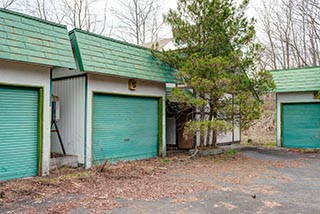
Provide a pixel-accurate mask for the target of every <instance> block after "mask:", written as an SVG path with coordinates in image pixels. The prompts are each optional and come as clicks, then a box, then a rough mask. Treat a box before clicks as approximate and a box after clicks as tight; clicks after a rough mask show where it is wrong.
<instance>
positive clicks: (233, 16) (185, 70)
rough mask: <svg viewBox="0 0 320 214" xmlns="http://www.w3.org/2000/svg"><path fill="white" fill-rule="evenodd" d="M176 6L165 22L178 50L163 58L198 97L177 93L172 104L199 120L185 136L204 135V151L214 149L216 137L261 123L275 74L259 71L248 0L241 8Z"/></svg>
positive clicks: (228, 2)
mask: <svg viewBox="0 0 320 214" xmlns="http://www.w3.org/2000/svg"><path fill="white" fill-rule="evenodd" d="M177 4H178V7H177V10H170V11H169V13H168V14H167V15H166V17H165V19H166V22H167V23H168V24H169V25H170V26H171V28H172V32H173V36H174V43H175V45H176V46H177V50H173V51H167V52H164V53H163V54H161V58H162V59H163V60H165V61H166V62H168V63H169V64H170V65H172V66H174V67H176V68H177V70H178V78H179V80H180V81H181V82H182V83H183V84H184V85H186V86H188V87H190V88H191V90H192V91H193V95H190V94H187V93H184V92H183V90H182V89H179V88H177V89H175V90H174V91H173V99H174V100H175V101H178V102H179V103H180V104H181V105H185V106H189V107H192V108H193V109H194V112H195V115H197V117H196V118H195V119H194V120H191V121H188V122H187V123H186V126H185V134H186V135H188V136H190V135H195V134H196V133H200V136H201V140H200V146H204V145H205V142H206V144H207V145H214V146H215V145H216V141H217V135H218V134H221V133H223V132H227V131H229V130H231V129H232V127H233V126H232V124H233V123H234V122H237V123H240V127H241V129H242V130H244V129H247V128H249V127H250V125H251V123H252V122H253V121H254V120H256V119H258V118H259V117H260V113H261V106H262V101H261V100H259V96H261V95H262V94H263V93H265V92H267V91H268V90H270V89H272V88H273V87H274V84H273V81H272V78H271V74H269V73H268V72H267V71H261V70H258V69H257V68H256V64H257V63H256V62H257V61H258V60H259V52H260V45H259V44H258V43H256V42H255V28H254V22H255V21H254V19H251V20H248V18H247V17H246V16H245V10H246V8H247V6H248V0H244V1H243V2H242V3H241V4H239V5H238V4H236V3H235V2H233V0H178V3H177ZM235 115H236V117H234V116H235ZM210 136H212V137H210Z"/></svg>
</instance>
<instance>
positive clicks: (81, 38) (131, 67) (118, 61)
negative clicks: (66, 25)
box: [70, 29, 176, 82]
mask: <svg viewBox="0 0 320 214" xmlns="http://www.w3.org/2000/svg"><path fill="white" fill-rule="evenodd" d="M70 39H71V41H72V42H73V44H74V48H75V53H76V56H77V59H78V63H79V68H80V70H81V71H86V72H98V73H103V74H108V75H116V76H124V77H129V78H137V79H145V80H152V81H157V82H175V81H176V76H175V69H173V68H171V67H169V66H167V65H166V64H164V63H163V62H161V61H160V60H159V59H158V58H156V57H154V56H153V55H152V53H151V51H150V50H149V49H147V48H143V47H140V46H137V45H133V44H129V43H126V42H121V41H117V40H114V39H111V38H107V37H103V36H99V35H96V34H92V33H88V32H86V31H82V30H79V29H74V30H73V31H71V32H70Z"/></svg>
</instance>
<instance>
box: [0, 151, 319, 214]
mask: <svg viewBox="0 0 320 214" xmlns="http://www.w3.org/2000/svg"><path fill="white" fill-rule="evenodd" d="M226 148H227V149H228V150H229V151H227V152H226V153H225V154H223V155H218V156H214V157H212V156H211V157H198V158H195V159H190V158H189V157H188V156H185V155H176V156H174V157H168V158H165V159H162V158H154V159H150V160H144V161H134V162H129V163H119V164H118V165H110V166H107V167H106V169H105V170H104V171H103V172H100V168H98V167H97V168H94V169H91V170H79V169H77V170H69V169H61V170H58V171H54V172H52V173H51V175H50V176H49V177H39V178H31V179H18V180H14V181H7V182H2V183H0V193H1V196H2V197H1V198H0V213H75V214H76V213H79V214H86V213H180V214H183V213H201V214H202V213H222V214H223V213H239V214H240V213H257V214H262V213H271V214H272V213H320V197H319V195H320V182H319V181H320V180H319V177H320V154H319V153H306V154H303V153H297V152H291V151H287V150H285V149H265V148H255V147H244V146H232V147H226Z"/></svg>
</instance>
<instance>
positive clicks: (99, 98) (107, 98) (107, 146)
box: [92, 94, 158, 163]
mask: <svg viewBox="0 0 320 214" xmlns="http://www.w3.org/2000/svg"><path fill="white" fill-rule="evenodd" d="M92 138H93V145H92V157H93V162H94V163H101V162H102V161H103V160H104V159H105V158H108V159H109V161H110V162H116V161H118V160H135V159H143V158H149V157H153V156H156V155H157V153H158V152H157V150H158V99H156V98H145V97H134V96H117V95H104V94H94V97H93V136H92Z"/></svg>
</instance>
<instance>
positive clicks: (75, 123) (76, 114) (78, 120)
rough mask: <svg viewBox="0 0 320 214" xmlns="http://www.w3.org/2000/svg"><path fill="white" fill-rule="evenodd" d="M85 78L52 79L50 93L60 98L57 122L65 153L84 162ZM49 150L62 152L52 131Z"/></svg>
mask: <svg viewBox="0 0 320 214" xmlns="http://www.w3.org/2000/svg"><path fill="white" fill-rule="evenodd" d="M85 78H86V77H84V76H82V77H74V78H68V79H61V80H56V81H53V83H52V93H53V94H54V95H55V96H58V97H59V99H60V120H59V121H58V122H57V125H58V128H59V131H60V134H61V138H62V141H63V145H64V147H65V150H66V153H67V154H72V155H77V156H78V161H79V163H81V164H84V147H85ZM51 139H52V143H51V150H52V151H53V152H58V153H62V150H61V146H60V143H59V140H58V137H57V134H56V133H52V138H51Z"/></svg>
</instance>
